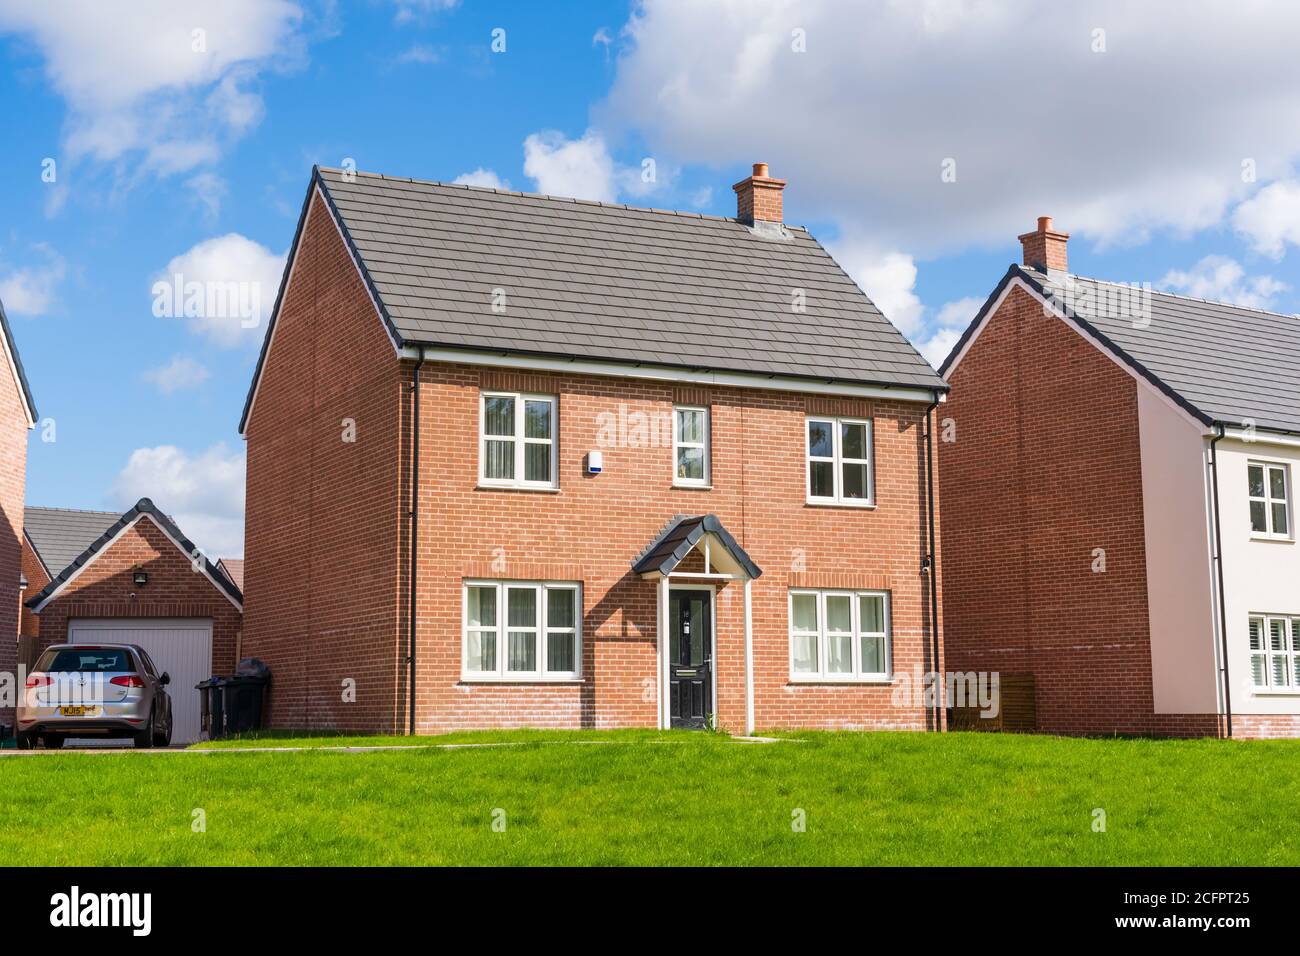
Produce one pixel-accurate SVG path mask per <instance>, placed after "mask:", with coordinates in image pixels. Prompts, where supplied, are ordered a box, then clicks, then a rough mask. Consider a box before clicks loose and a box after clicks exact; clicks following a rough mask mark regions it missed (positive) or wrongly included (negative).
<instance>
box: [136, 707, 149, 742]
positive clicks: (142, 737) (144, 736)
mask: <svg viewBox="0 0 1300 956" xmlns="http://www.w3.org/2000/svg"><path fill="white" fill-rule="evenodd" d="M153 729H154V712H153V711H152V710H151V711H149V723H147V724H145V725H144V729H143V730H141V731H140V732H139V733H138V734H136V735H135V747H136V749H137V750H147V749H148V748H150V747H152V746H153Z"/></svg>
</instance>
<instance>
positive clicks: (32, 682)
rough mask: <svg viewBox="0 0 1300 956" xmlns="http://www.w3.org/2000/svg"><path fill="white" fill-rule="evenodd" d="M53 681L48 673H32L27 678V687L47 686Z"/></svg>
mask: <svg viewBox="0 0 1300 956" xmlns="http://www.w3.org/2000/svg"><path fill="white" fill-rule="evenodd" d="M53 683H54V681H53V680H52V679H51V677H50V675H49V674H32V675H31V676H30V677H28V678H27V686H28V687H48V686H49V685H50V684H53Z"/></svg>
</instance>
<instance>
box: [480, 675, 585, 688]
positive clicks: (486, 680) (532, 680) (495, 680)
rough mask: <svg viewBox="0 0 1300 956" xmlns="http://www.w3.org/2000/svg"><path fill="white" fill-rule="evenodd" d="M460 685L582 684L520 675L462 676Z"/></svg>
mask: <svg viewBox="0 0 1300 956" xmlns="http://www.w3.org/2000/svg"><path fill="white" fill-rule="evenodd" d="M460 683H461V684H543V685H546V686H547V687H554V686H556V685H560V686H574V685H577V684H582V683H584V681H583V679H582V678H581V677H528V676H526V675H521V676H519V677H489V676H485V677H480V676H478V675H470V674H462V675H461V678H460Z"/></svg>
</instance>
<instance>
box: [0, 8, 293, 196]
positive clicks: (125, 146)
mask: <svg viewBox="0 0 1300 956" xmlns="http://www.w3.org/2000/svg"><path fill="white" fill-rule="evenodd" d="M301 19H302V12H301V11H300V9H299V8H298V6H297V5H296V4H295V3H292V2H288V0H223V2H222V3H219V4H214V3H208V2H203V0H137V2H132V3H128V4H118V3H104V2H101V0H68V2H63V3H57V4H42V3H30V2H27V0H0V33H14V34H19V35H21V36H23V37H25V38H27V39H29V40H30V41H31V42H32V43H33V44H34V46H35V48H36V49H37V50H39V52H40V54H41V56H42V58H43V60H44V65H45V75H46V77H47V78H48V80H49V82H50V85H51V86H53V88H54V90H55V91H56V92H57V93H58V94H59V95H60V96H62V97H63V99H64V100H65V101H66V103H67V105H68V117H67V120H66V122H65V130H64V134H65V135H64V140H65V148H66V149H67V151H68V154H69V158H70V159H72V160H77V159H79V158H81V157H90V158H92V159H95V160H99V161H115V160H119V159H124V158H128V157H137V156H138V157H139V158H140V160H141V163H142V166H143V167H144V168H145V169H147V170H150V171H153V172H157V173H159V174H162V175H167V174H171V173H177V172H186V171H189V170H191V169H194V168H195V167H197V166H200V165H203V164H206V163H211V162H212V161H213V160H215V159H216V158H217V157H218V156H219V155H220V153H221V152H222V150H223V148H224V147H225V146H226V145H227V144H228V143H229V141H231V140H232V139H234V138H236V137H238V136H239V135H240V134H242V133H244V132H246V131H247V130H248V129H249V128H250V127H252V126H253V125H256V123H257V122H258V121H259V120H260V119H261V116H262V109H263V107H262V100H261V97H260V96H259V95H258V94H257V93H255V92H252V91H251V90H250V89H249V87H250V86H252V85H253V83H254V81H255V79H256V77H257V73H258V71H259V70H261V69H264V68H267V67H275V68H283V66H284V65H285V64H289V63H293V62H295V61H296V60H297V59H298V58H299V56H300V52H301V40H300V38H299V37H298V36H297V35H296V31H297V29H298V26H299V24H300V22H301ZM198 31H201V32H198Z"/></svg>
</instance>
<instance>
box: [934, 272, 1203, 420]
mask: <svg viewBox="0 0 1300 956" xmlns="http://www.w3.org/2000/svg"><path fill="white" fill-rule="evenodd" d="M1016 288H1019V289H1023V290H1024V291H1025V292H1027V293H1029V295H1030V296H1031V297H1032V298H1034V299H1037V300H1038V301H1039V302H1041V303H1042V305H1043V309H1044V311H1045V312H1047V313H1050V314H1051V315H1054V316H1055V317H1056V318H1058V319H1060V320H1061V321H1062V322H1064V323H1065V324H1066V325H1067V326H1069V327H1070V328H1072V329H1074V331H1075V332H1077V333H1079V335H1080V336H1082V337H1083V339H1084V340H1085V341H1087V342H1088V343H1089V344H1090V345H1091V346H1092V347H1093V348H1095V349H1097V351H1099V352H1101V354H1102V355H1104V356H1106V357H1107V358H1108V359H1110V360H1111V361H1112V362H1114V363H1115V364H1116V365H1117V366H1119V367H1120V368H1122V369H1123V370H1124V371H1125V372H1127V373H1128V374H1129V376H1130V377H1131V378H1132V379H1133V380H1134V381H1135V382H1137V383H1138V385H1139V386H1140V387H1142V388H1145V389H1148V390H1149V391H1150V392H1151V394H1153V395H1156V396H1158V397H1159V398H1160V400H1161V401H1162V402H1164V403H1165V404H1166V405H1168V406H1169V407H1170V408H1172V409H1173V410H1174V411H1176V412H1178V414H1180V415H1182V416H1183V418H1185V419H1186V420H1187V421H1188V422H1190V423H1191V424H1193V425H1194V426H1196V428H1197V430H1199V431H1200V432H1201V434H1203V435H1211V434H1213V433H1214V432H1213V430H1212V429H1210V428H1207V427H1206V425H1205V423H1204V422H1202V421H1200V420H1199V419H1198V418H1196V416H1194V415H1192V414H1191V413H1189V412H1188V411H1187V409H1185V408H1183V407H1182V406H1181V405H1179V404H1178V403H1177V402H1175V401H1174V400H1173V399H1172V398H1170V397H1169V396H1168V395H1166V394H1165V393H1164V392H1162V391H1161V390H1160V389H1158V388H1156V387H1155V385H1153V384H1152V383H1151V382H1150V381H1149V380H1148V379H1147V378H1146V376H1144V375H1142V374H1141V373H1140V372H1138V371H1137V370H1136V369H1135V368H1133V367H1132V366H1130V365H1129V364H1128V363H1127V362H1125V361H1124V360H1123V359H1121V358H1120V357H1119V356H1118V355H1116V354H1115V353H1114V352H1112V351H1111V350H1110V349H1109V348H1108V347H1107V346H1106V345H1105V344H1104V343H1102V342H1101V341H1100V340H1099V339H1097V338H1096V336H1094V335H1092V333H1090V332H1088V331H1087V330H1086V329H1084V328H1083V327H1082V326H1081V325H1079V324H1078V323H1077V322H1075V321H1074V320H1073V319H1071V318H1070V317H1069V316H1068V315H1066V314H1065V313H1064V312H1062V311H1061V309H1060V308H1058V307H1057V306H1056V304H1055V303H1052V302H1048V301H1047V299H1045V298H1043V296H1041V295H1040V294H1039V292H1038V290H1037V289H1035V288H1034V287H1033V286H1031V285H1030V284H1029V283H1028V282H1026V281H1025V280H1024V279H1022V278H1020V276H1016V277H1015V278H1014V279H1012V280H1011V281H1010V282H1008V283H1007V286H1006V288H1005V289H1003V290H1002V294H1001V295H999V296H998V297H997V299H996V301H994V303H993V305H992V307H990V308H989V310H988V311H987V312H985V313H984V318H983V319H981V320H980V324H979V325H978V326H977V327H976V328H975V331H974V332H973V333H972V334H971V336H970V338H968V339H967V340H966V344H965V345H963V346H962V347H961V351H960V352H958V353H957V354H956V355H955V356H954V357H953V360H952V363H951V364H950V365H949V366H948V372H947V374H948V375H949V376H951V375H952V373H953V371H954V370H955V369H956V368H957V366H958V365H960V364H961V360H962V359H963V358H965V357H966V353H967V352H969V351H970V349H971V346H972V345H974V344H975V341H976V340H977V339H978V338H979V337H980V333H981V332H983V331H984V327H985V326H986V325H988V324H989V320H990V319H992V318H993V316H995V315H997V313H998V310H999V309H1001V308H1002V303H1003V302H1005V301H1006V298H1007V296H1009V295H1010V294H1011V290H1012V289H1016Z"/></svg>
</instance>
